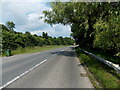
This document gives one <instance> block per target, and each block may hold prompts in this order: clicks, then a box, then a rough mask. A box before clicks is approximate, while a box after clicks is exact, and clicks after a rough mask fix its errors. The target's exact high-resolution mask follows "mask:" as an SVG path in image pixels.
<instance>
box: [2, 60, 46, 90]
mask: <svg viewBox="0 0 120 90" xmlns="http://www.w3.org/2000/svg"><path fill="white" fill-rule="evenodd" d="M46 61H47V59H45V60H43V61H42V62H40V63H38V64H36V65H35V66H34V67H32V68H31V69H29V70H27V71H25V72H24V73H22V74H21V75H19V76H17V77H15V78H14V79H12V80H11V81H9V82H7V83H6V84H4V85H3V86H0V90H1V89H3V88H5V87H6V86H8V85H9V84H11V83H13V82H14V81H16V80H18V79H19V78H21V77H22V76H24V75H25V74H27V73H29V72H30V71H32V70H33V69H35V68H36V67H38V66H39V65H41V64H43V63H44V62H46Z"/></svg>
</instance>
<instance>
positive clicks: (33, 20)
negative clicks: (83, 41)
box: [1, 0, 70, 37]
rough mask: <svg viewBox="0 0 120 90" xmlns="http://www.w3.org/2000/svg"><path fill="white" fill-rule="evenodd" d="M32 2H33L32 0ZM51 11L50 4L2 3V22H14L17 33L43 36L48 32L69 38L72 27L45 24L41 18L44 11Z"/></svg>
mask: <svg viewBox="0 0 120 90" xmlns="http://www.w3.org/2000/svg"><path fill="white" fill-rule="evenodd" d="M31 1H32V0H31ZM44 10H51V8H50V6H49V2H34V1H33V2H26V3H25V2H2V22H1V23H4V24H5V23H6V22H7V21H13V22H14V23H15V24H16V28H15V30H16V31H19V32H23V33H24V32H26V31H29V32H31V33H32V34H37V35H41V33H42V32H43V31H44V32H48V34H49V35H51V36H56V37H58V36H64V37H65V36H69V35H70V27H69V26H63V25H54V27H51V26H50V25H49V24H47V23H44V21H43V20H42V19H39V17H40V16H43V13H42V11H44Z"/></svg>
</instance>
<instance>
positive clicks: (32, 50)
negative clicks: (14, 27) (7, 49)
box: [2, 45, 67, 56]
mask: <svg viewBox="0 0 120 90" xmlns="http://www.w3.org/2000/svg"><path fill="white" fill-rule="evenodd" d="M65 46H67V45H50V46H42V47H40V46H35V47H26V48H18V49H17V50H13V51H12V52H11V53H12V55H15V54H26V53H36V52H41V51H46V50H52V49H56V48H61V47H65ZM2 56H5V53H3V55H2Z"/></svg>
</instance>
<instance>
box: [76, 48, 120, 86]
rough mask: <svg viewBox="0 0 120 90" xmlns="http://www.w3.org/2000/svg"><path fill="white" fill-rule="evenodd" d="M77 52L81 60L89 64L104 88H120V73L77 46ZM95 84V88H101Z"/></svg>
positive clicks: (88, 66) (89, 67)
mask: <svg viewBox="0 0 120 90" xmlns="http://www.w3.org/2000/svg"><path fill="white" fill-rule="evenodd" d="M76 52H77V56H78V58H79V59H80V62H81V63H84V64H85V65H86V66H87V68H88V70H89V71H90V72H91V73H92V75H93V76H94V78H95V79H96V80H97V81H98V82H99V83H100V85H101V87H102V88H120V74H117V73H116V71H115V70H113V69H112V68H110V67H109V66H107V65H105V64H104V63H102V62H100V61H99V60H97V59H95V58H93V57H91V56H89V55H86V54H84V53H83V52H82V51H80V50H79V49H78V48H76ZM90 79H91V78H90ZM91 82H93V81H91ZM93 85H94V87H95V88H99V87H97V86H96V84H95V83H93Z"/></svg>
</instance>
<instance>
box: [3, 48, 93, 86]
mask: <svg viewBox="0 0 120 90" xmlns="http://www.w3.org/2000/svg"><path fill="white" fill-rule="evenodd" d="M81 73H85V70H84V68H83V67H82V65H80V62H79V60H78V59H77V57H76V53H75V47H72V46H71V47H63V48H58V49H55V50H49V51H44V52H38V53H32V54H20V55H14V56H11V57H3V58H2V88H4V87H5V88H93V85H92V84H91V82H90V80H89V78H88V77H86V76H85V77H84V76H81Z"/></svg>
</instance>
